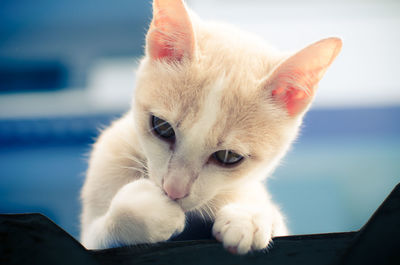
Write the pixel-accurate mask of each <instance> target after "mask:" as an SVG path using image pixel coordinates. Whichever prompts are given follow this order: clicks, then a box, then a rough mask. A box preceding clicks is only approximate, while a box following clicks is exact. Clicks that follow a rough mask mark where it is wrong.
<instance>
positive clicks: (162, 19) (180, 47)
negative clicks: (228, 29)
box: [146, 0, 195, 61]
mask: <svg viewBox="0 0 400 265" xmlns="http://www.w3.org/2000/svg"><path fill="white" fill-rule="evenodd" d="M194 46H195V38H194V32H193V27H192V22H191V20H190V17H189V14H188V12H187V10H186V7H185V4H184V3H183V2H182V0H154V1H153V20H152V22H151V25H150V29H149V31H148V33H147V44H146V49H147V53H148V54H149V55H150V58H151V59H153V60H161V59H165V60H168V61H181V60H182V59H183V58H189V59H190V58H192V57H193V56H194Z"/></svg>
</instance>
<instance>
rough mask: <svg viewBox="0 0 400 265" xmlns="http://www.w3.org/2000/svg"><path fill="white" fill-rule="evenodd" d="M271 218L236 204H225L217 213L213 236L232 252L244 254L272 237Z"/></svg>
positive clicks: (259, 246) (262, 246)
mask: <svg viewBox="0 0 400 265" xmlns="http://www.w3.org/2000/svg"><path fill="white" fill-rule="evenodd" d="M272 224H273V223H272V220H270V219H269V218H268V217H267V216H266V215H265V214H262V213H255V212H254V211H251V210H248V209H246V208H244V207H240V206H237V205H227V206H225V207H223V208H222V209H221V210H220V211H219V212H218V214H217V217H216V219H215V222H214V226H213V235H214V237H215V238H216V239H217V240H218V241H220V242H222V243H223V245H224V247H225V248H226V249H227V250H228V251H229V252H231V253H233V254H246V253H247V252H249V251H251V250H260V249H264V248H266V247H267V246H268V244H269V243H270V241H271V238H272Z"/></svg>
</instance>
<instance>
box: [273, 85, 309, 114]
mask: <svg viewBox="0 0 400 265" xmlns="http://www.w3.org/2000/svg"><path fill="white" fill-rule="evenodd" d="M311 93H313V92H311ZM272 96H273V97H274V98H276V99H277V100H279V101H280V102H283V103H284V104H285V105H286V109H287V111H288V113H289V115H290V116H294V115H296V114H297V113H299V112H300V111H301V110H302V109H304V108H305V107H306V106H307V105H308V103H309V102H310V99H311V98H312V95H311V94H310V93H309V94H307V93H306V92H305V91H304V90H301V89H297V88H295V87H292V86H291V87H280V88H278V89H275V90H273V91H272Z"/></svg>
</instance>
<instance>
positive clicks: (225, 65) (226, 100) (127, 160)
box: [81, 0, 342, 254]
mask: <svg viewBox="0 0 400 265" xmlns="http://www.w3.org/2000/svg"><path fill="white" fill-rule="evenodd" d="M341 46H342V42H341V40H340V39H339V38H334V37H332V38H327V39H323V40H320V41H318V42H316V43H313V44H311V45H309V46H307V47H306V48H304V49H302V50H300V51H298V52H297V53H294V54H290V53H286V52H279V51H277V50H275V49H273V48H271V47H270V46H268V45H267V44H265V43H264V41H263V40H262V39H259V38H258V37H256V36H253V35H251V34H250V33H246V32H242V31H240V30H239V29H236V28H234V27H232V26H230V25H225V24H222V23H216V22H205V21H202V20H201V19H200V18H199V17H198V16H197V15H196V14H194V13H193V12H192V11H190V10H189V9H188V8H187V7H186V5H185V3H184V2H182V1H181V0H154V2H153V20H152V22H151V25H150V27H149V30H148V33H147V36H146V47H145V56H144V58H143V59H142V60H141V63H140V66H139V68H138V71H137V81H136V88H135V94H134V98H133V104H132V108H131V110H129V111H128V112H127V113H126V114H125V115H124V116H123V117H122V118H120V119H118V120H117V121H115V122H113V123H112V125H111V126H110V127H108V128H107V129H105V130H104V131H103V132H102V133H101V135H100V136H99V138H98V140H97V142H96V143H95V144H94V146H93V150H92V153H91V156H90V161H89V167H88V171H87V176H86V179H85V183H84V186H83V188H82V193H81V199H82V215H81V241H82V243H83V244H84V246H86V247H87V248H93V249H97V248H108V247H112V246H120V245H129V244H138V243H154V242H160V241H165V240H168V239H169V238H171V236H173V235H176V234H178V233H180V232H181V231H182V230H183V229H184V227H185V214H187V213H191V214H195V215H196V214H197V215H199V216H203V217H205V218H208V219H210V220H212V221H213V222H214V223H213V228H212V233H213V236H214V237H215V238H216V239H217V240H218V241H220V242H222V244H223V246H224V247H225V248H226V249H227V250H228V251H230V252H232V253H236V254H245V253H248V252H249V251H253V250H261V249H265V248H266V247H267V246H268V245H269V243H270V242H271V238H272V237H274V236H283V235H287V234H288V229H287V227H286V224H285V220H284V217H283V215H282V213H281V211H280V209H279V207H277V206H276V205H275V204H274V203H273V202H272V200H271V198H270V195H269V194H268V192H267V191H266V189H265V187H264V184H263V181H264V180H265V178H266V177H267V176H268V175H269V174H270V173H271V172H272V171H273V169H274V168H275V167H276V166H277V164H278V163H279V161H280V159H281V158H282V157H283V156H284V154H285V152H286V151H287V150H288V148H289V147H290V145H291V143H292V141H293V140H294V139H295V137H296V135H297V133H298V130H299V127H300V125H301V122H302V118H303V116H304V114H305V112H306V111H307V110H308V108H309V106H310V103H311V101H312V99H313V97H314V94H315V91H316V88H317V84H318V82H319V80H320V79H321V78H322V76H323V75H324V73H325V71H326V70H327V68H328V66H329V65H330V64H331V63H332V61H333V60H334V59H335V57H336V56H337V55H338V53H339V51H340V49H341Z"/></svg>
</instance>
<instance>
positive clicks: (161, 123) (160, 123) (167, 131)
mask: <svg viewBox="0 0 400 265" xmlns="http://www.w3.org/2000/svg"><path fill="white" fill-rule="evenodd" d="M151 130H152V131H154V133H155V134H157V135H158V136H160V137H161V138H163V139H165V140H168V141H171V140H174V139H175V131H174V129H173V128H172V126H171V124H169V123H168V122H167V121H165V120H163V119H160V118H158V117H156V116H154V115H152V116H151Z"/></svg>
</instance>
